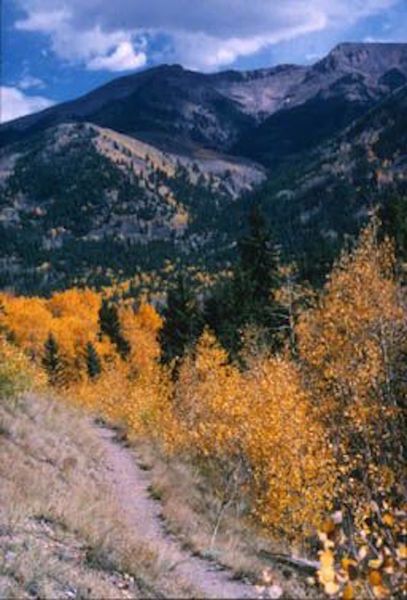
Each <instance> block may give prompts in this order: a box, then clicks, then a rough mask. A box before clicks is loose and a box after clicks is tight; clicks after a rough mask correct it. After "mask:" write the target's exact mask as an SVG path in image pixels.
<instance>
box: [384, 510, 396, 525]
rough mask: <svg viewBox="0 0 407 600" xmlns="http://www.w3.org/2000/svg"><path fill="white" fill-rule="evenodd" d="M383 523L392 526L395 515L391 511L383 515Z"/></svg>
mask: <svg viewBox="0 0 407 600" xmlns="http://www.w3.org/2000/svg"><path fill="white" fill-rule="evenodd" d="M383 523H384V524H385V525H388V526H389V527H391V526H392V525H394V517H393V516H392V515H390V514H389V513H386V514H385V515H383Z"/></svg>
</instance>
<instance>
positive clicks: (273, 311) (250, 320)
mask: <svg viewBox="0 0 407 600" xmlns="http://www.w3.org/2000/svg"><path fill="white" fill-rule="evenodd" d="M238 249H239V260H238V263H237V265H236V266H235V268H234V272H233V276H232V279H231V280H230V281H227V282H226V283H224V284H222V285H221V286H219V287H218V288H217V289H215V291H214V293H213V294H212V296H211V297H210V298H209V299H208V300H207V301H206V304H205V322H206V323H207V324H208V325H209V327H210V328H211V329H212V330H214V331H215V332H216V334H217V337H218V338H219V339H220V341H221V342H222V344H223V345H224V346H225V347H226V348H228V349H229V351H230V352H231V355H232V356H235V355H236V354H237V353H238V351H239V350H240V349H241V344H242V336H241V334H242V332H243V331H244V329H246V328H247V327H252V326H254V327H255V328H257V329H258V330H263V331H264V335H263V336H262V337H264V338H265V340H266V341H267V343H268V344H269V345H271V346H278V345H279V344H280V341H281V340H280V338H281V326H282V324H283V323H284V321H285V319H284V310H283V309H282V307H281V306H280V304H279V303H278V301H277V299H276V292H277V290H278V289H279V286H280V276H279V271H280V261H279V254H278V252H277V250H276V247H275V245H274V243H273V240H272V236H271V232H270V230H269V227H268V225H267V221H266V218H265V216H264V214H263V212H262V211H261V209H260V207H259V206H258V205H255V206H254V207H253V209H252V211H251V213H250V216H249V232H248V233H247V235H246V236H244V237H243V238H242V239H241V240H240V242H239V244H238Z"/></svg>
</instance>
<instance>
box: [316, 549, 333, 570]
mask: <svg viewBox="0 0 407 600" xmlns="http://www.w3.org/2000/svg"><path fill="white" fill-rule="evenodd" d="M319 560H320V563H321V567H322V568H326V567H332V566H333V564H334V555H333V554H332V552H331V551H330V550H324V551H322V552H320V555H319Z"/></svg>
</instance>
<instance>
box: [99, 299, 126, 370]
mask: <svg viewBox="0 0 407 600" xmlns="http://www.w3.org/2000/svg"><path fill="white" fill-rule="evenodd" d="M99 328H100V332H101V334H102V335H103V334H104V335H107V336H108V338H109V339H110V341H111V342H112V343H113V344H114V345H115V346H116V349H117V351H118V353H119V354H120V356H121V357H122V359H123V360H125V359H126V358H127V356H128V355H129V354H130V350H131V346H130V344H129V342H128V341H127V340H126V338H125V337H124V336H123V334H122V330H121V325H120V319H119V313H118V311H117V307H116V306H115V305H114V304H113V303H112V302H109V301H108V300H106V298H103V300H102V306H101V307H100V310H99Z"/></svg>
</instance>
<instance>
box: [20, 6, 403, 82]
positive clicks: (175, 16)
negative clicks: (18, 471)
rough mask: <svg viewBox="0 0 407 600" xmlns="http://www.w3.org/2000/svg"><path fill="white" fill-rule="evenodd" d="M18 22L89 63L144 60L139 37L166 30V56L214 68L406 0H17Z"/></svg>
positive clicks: (112, 66) (113, 65)
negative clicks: (21, 13) (21, 14)
mask: <svg viewBox="0 0 407 600" xmlns="http://www.w3.org/2000/svg"><path fill="white" fill-rule="evenodd" d="M18 1H19V2H20V4H21V6H22V8H23V9H24V10H25V11H26V15H27V16H26V18H25V19H23V20H20V21H18V22H17V24H16V26H17V27H18V28H19V29H24V30H27V31H41V32H43V33H47V34H48V35H49V36H50V39H51V47H52V49H53V51H54V52H55V53H56V54H57V55H58V56H59V57H60V58H62V59H66V60H70V61H78V62H83V63H84V64H85V65H87V67H88V68H89V69H109V70H115V71H119V70H128V69H135V68H139V67H140V66H143V65H144V64H145V62H146V59H147V56H146V54H147V53H146V51H145V49H139V48H138V47H137V44H138V40H139V39H140V37H141V38H145V37H146V36H148V37H149V39H154V38H155V37H156V36H165V37H166V39H168V40H169V43H168V44H167V46H166V51H165V53H164V54H163V53H161V56H162V59H163V60H177V61H179V62H182V63H183V64H184V65H187V66H190V67H193V68H203V69H215V68H216V67H219V66H224V65H227V64H231V63H233V62H234V61H235V60H236V58H238V57H239V56H247V55H250V54H253V53H255V52H258V51H259V50H261V49H264V48H266V47H268V46H270V45H272V44H276V43H278V42H281V41H288V40H292V39H295V38H297V37H298V36H300V35H302V34H307V33H312V32H316V31H321V30H323V29H328V28H332V29H335V28H336V29H338V28H339V29H340V28H341V27H343V28H346V27H348V26H349V25H351V24H353V23H355V22H356V21H358V20H359V19H361V18H364V17H367V16H369V15H374V14H379V13H381V12H382V11H386V10H387V9H388V8H390V7H391V6H392V5H395V4H397V3H398V2H400V1H402V0H340V1H338V0H336V1H335V0H250V1H249V2H248V1H247V0H148V1H147V0H115V1H114V2H112V1H111V0H86V1H85V0H70V1H69V10H68V9H67V8H66V7H67V3H66V0H18Z"/></svg>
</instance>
